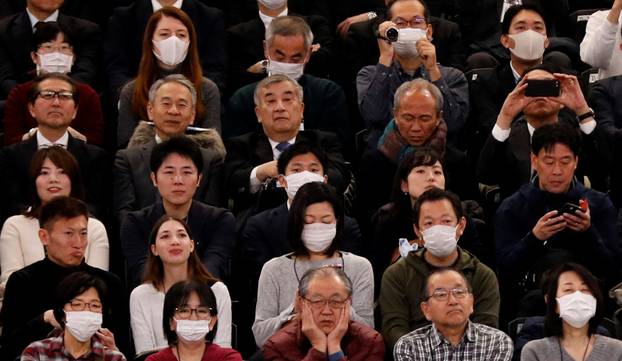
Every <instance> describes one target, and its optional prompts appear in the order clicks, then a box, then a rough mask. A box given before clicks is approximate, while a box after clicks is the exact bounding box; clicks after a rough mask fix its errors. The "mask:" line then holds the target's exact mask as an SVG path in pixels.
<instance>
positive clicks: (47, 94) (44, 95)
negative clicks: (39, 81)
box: [37, 90, 73, 101]
mask: <svg viewBox="0 0 622 361" xmlns="http://www.w3.org/2000/svg"><path fill="white" fill-rule="evenodd" d="M37 96H38V97H39V98H41V99H45V100H53V99H54V98H58V100H61V101H69V100H73V92H71V91H69V90H59V91H55V90H41V91H39V93H38V94H37Z"/></svg>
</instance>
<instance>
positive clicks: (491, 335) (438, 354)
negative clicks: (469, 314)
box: [393, 321, 514, 361]
mask: <svg viewBox="0 0 622 361" xmlns="http://www.w3.org/2000/svg"><path fill="white" fill-rule="evenodd" d="M513 348H514V347H513V345H512V340H511V339H510V337H509V336H508V335H506V334H505V333H503V332H501V331H499V330H497V329H495V328H492V327H489V326H486V325H482V324H479V323H473V322H471V321H468V324H467V328H466V331H465V333H464V335H463V336H462V339H461V340H460V343H459V344H458V345H456V346H453V345H452V344H451V343H450V342H449V341H447V340H446V339H445V337H443V335H442V334H441V333H440V332H439V331H438V330H437V329H436V326H434V324H432V325H428V326H424V327H421V328H419V329H417V330H415V331H413V332H410V333H408V334H406V335H404V336H402V337H401V338H400V339H399V341H397V343H396V344H395V348H394V349H393V355H394V359H395V361H407V360H408V361H418V360H431V361H450V360H451V361H454V360H455V361H458V360H469V361H501V360H508V361H509V360H510V359H512V351H513Z"/></svg>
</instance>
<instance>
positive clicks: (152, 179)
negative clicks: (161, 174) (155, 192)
mask: <svg viewBox="0 0 622 361" xmlns="http://www.w3.org/2000/svg"><path fill="white" fill-rule="evenodd" d="M149 178H151V183H153V186H154V187H155V188H158V181H157V178H156V175H155V173H153V172H151V173H149Z"/></svg>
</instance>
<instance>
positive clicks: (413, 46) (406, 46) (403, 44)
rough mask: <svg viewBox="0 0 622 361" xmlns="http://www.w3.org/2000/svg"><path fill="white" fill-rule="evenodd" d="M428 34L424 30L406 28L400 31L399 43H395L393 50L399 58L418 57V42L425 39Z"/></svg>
mask: <svg viewBox="0 0 622 361" xmlns="http://www.w3.org/2000/svg"><path fill="white" fill-rule="evenodd" d="M426 37H427V33H426V31H425V30H423V29H413V28H404V29H399V30H398V36H397V41H396V42H394V43H393V50H395V53H396V54H397V55H399V56H404V57H415V56H418V55H419V53H418V52H417V41H419V39H425V38H426Z"/></svg>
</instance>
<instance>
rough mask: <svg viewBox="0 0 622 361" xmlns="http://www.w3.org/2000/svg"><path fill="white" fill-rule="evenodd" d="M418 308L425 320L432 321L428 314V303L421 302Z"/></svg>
mask: <svg viewBox="0 0 622 361" xmlns="http://www.w3.org/2000/svg"><path fill="white" fill-rule="evenodd" d="M419 306H420V307H421V312H423V315H424V316H425V319H426V320H428V321H432V315H431V314H430V305H429V304H428V301H423V302H421V304H420V305H419Z"/></svg>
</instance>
